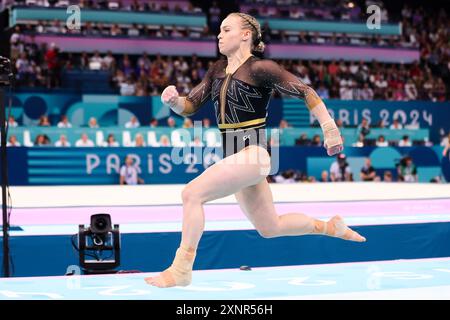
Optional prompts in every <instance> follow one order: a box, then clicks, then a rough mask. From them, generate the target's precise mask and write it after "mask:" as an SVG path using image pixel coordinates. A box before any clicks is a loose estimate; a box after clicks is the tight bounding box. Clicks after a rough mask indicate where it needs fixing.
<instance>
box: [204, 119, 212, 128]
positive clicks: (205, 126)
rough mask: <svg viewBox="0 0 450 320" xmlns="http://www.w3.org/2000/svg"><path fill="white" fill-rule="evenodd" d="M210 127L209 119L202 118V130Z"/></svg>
mask: <svg viewBox="0 0 450 320" xmlns="http://www.w3.org/2000/svg"><path fill="white" fill-rule="evenodd" d="M210 127H211V120H209V118H204V119H203V128H206V129H208V128H210Z"/></svg>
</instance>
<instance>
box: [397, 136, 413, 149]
mask: <svg viewBox="0 0 450 320" xmlns="http://www.w3.org/2000/svg"><path fill="white" fill-rule="evenodd" d="M398 146H399V147H411V146H412V142H411V140H409V136H407V135H404V136H403V138H402V139H401V140H400V141H399V142H398Z"/></svg>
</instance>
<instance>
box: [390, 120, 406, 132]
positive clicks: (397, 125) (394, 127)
mask: <svg viewBox="0 0 450 320" xmlns="http://www.w3.org/2000/svg"><path fill="white" fill-rule="evenodd" d="M389 129H392V130H401V129H403V125H402V124H401V123H400V122H399V121H398V119H394V122H393V123H392V124H391V126H390V127H389Z"/></svg>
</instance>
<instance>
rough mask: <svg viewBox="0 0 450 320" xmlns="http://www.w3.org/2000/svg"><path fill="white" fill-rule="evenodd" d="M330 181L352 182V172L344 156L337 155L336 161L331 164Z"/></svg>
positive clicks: (341, 154)
mask: <svg viewBox="0 0 450 320" xmlns="http://www.w3.org/2000/svg"><path fill="white" fill-rule="evenodd" d="M330 179H331V181H332V182H336V181H353V177H352V170H351V169H350V166H349V164H348V162H347V157H346V156H345V154H343V153H340V154H338V155H337V156H336V161H334V162H333V163H332V164H331V167H330Z"/></svg>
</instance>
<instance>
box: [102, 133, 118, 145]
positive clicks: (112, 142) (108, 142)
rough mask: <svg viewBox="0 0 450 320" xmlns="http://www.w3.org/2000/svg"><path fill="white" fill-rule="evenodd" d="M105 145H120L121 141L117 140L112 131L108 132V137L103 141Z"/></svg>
mask: <svg viewBox="0 0 450 320" xmlns="http://www.w3.org/2000/svg"><path fill="white" fill-rule="evenodd" d="M103 146H104V147H118V146H119V143H118V142H117V141H116V138H115V137H114V135H113V134H112V133H110V134H108V138H106V141H105V142H104V143H103Z"/></svg>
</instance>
